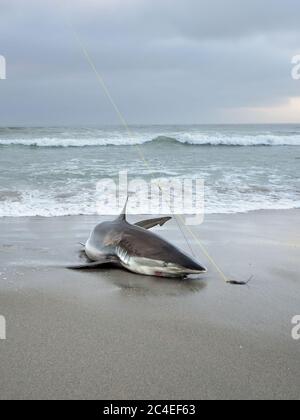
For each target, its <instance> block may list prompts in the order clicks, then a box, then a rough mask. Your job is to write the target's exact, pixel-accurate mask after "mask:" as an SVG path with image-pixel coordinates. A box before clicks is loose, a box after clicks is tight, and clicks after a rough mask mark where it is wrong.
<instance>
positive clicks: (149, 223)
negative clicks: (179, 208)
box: [135, 217, 172, 229]
mask: <svg viewBox="0 0 300 420" xmlns="http://www.w3.org/2000/svg"><path fill="white" fill-rule="evenodd" d="M171 219H172V217H160V218H158V219H150V220H142V221H141V222H138V223H135V226H139V227H141V228H144V229H151V228H153V227H155V226H163V225H164V224H165V223H167V222H168V221H169V220H171Z"/></svg>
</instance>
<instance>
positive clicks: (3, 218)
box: [0, 207, 300, 221]
mask: <svg viewBox="0 0 300 420" xmlns="http://www.w3.org/2000/svg"><path fill="white" fill-rule="evenodd" d="M299 210H300V207H291V208H286V209H280V208H278V209H276V208H274V209H254V210H245V211H238V212H228V213H205V214H204V220H205V218H206V217H213V216H220V217H222V216H223V217H227V216H238V215H251V214H253V213H258V214H259V213H273V212H274V213H278V212H293V211H299ZM163 216H171V214H170V213H169V214H167V213H166V214H163V215H161V214H160V215H156V214H151V215H150V216H149V215H147V214H140V215H135V214H134V215H130V214H129V218H130V217H131V218H132V219H139V218H143V217H149V218H154V217H163ZM71 217H72V218H77V217H90V218H96V217H97V218H100V220H101V218H102V219H112V218H114V217H117V215H106V216H104V215H101V214H97V213H93V214H83V213H82V214H68V215H58V216H41V215H36V216H0V221H1V220H18V219H21V220H22V219H45V220H47V219H60V218H61V219H63V218H71ZM187 217H189V215H187Z"/></svg>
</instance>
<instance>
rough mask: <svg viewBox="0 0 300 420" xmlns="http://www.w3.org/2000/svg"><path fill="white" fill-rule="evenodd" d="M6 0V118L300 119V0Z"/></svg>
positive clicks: (0, 24)
mask: <svg viewBox="0 0 300 420" xmlns="http://www.w3.org/2000/svg"><path fill="white" fill-rule="evenodd" d="M0 2H1V15H0V54H2V55H4V56H5V57H6V61H7V80H0V125H2V126H3V125H102V124H118V123H119V121H118V118H117V116H116V113H115V111H114V109H113V107H112V106H111V104H110V103H109V102H108V100H107V98H106V97H105V95H104V92H103V90H102V89H101V87H100V85H99V83H98V82H97V79H96V77H95V74H93V72H92V70H91V68H90V66H89V64H88V62H87V60H86V58H85V57H84V55H83V53H82V51H81V49H80V47H79V45H78V43H77V41H76V37H75V36H74V33H73V32H72V29H71V28H72V27H74V28H75V31H76V33H77V34H78V36H79V38H80V39H81V42H82V43H83V44H84V45H85V47H86V48H87V50H88V52H89V54H90V56H91V57H92V59H93V61H94V63H95V66H96V67H97V69H98V70H99V72H100V73H101V74H102V76H103V78H104V80H105V82H106V84H107V86H108V88H109V90H110V93H111V95H112V96H113V98H114V100H115V102H116V104H117V105H118V107H119V108H120V110H121V112H122V114H123V115H124V117H125V118H126V120H127V121H128V122H129V123H145V124H148V123H157V124H162V123H177V124H180V123H243V122H246V123H248V122H250V123H256V122H260V123H261V122H299V123H300V80H299V81H295V80H293V79H292V77H291V70H292V64H291V60H292V57H293V56H294V55H296V54H300V1H299V0H264V1H261V0H72V1H70V2H69V1H67V0H60V1H56V0H52V1H50V0H43V1H40V0H39V1H38V0H36V1H34V0H0ZM68 21H70V22H71V26H70V25H69V24H68Z"/></svg>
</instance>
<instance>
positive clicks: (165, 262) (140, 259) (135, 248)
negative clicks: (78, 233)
mask: <svg viewBox="0 0 300 420" xmlns="http://www.w3.org/2000/svg"><path fill="white" fill-rule="evenodd" d="M125 209H126V207H125ZM125 209H124V213H123V214H122V215H121V216H120V217H119V218H118V219H116V220H115V221H112V222H103V223H100V224H99V225H97V226H96V227H95V229H94V230H93V231H92V233H91V235H90V237H89V239H88V241H87V243H86V245H85V253H86V255H87V256H88V258H89V259H90V260H91V263H88V264H84V265H80V266H75V267H69V268H72V269H81V268H95V267H100V266H102V265H105V264H110V265H115V266H117V267H122V268H125V269H127V270H129V271H131V272H133V273H136V274H142V275H148V276H157V277H185V276H187V275H190V274H202V273H205V272H206V271H207V270H206V268H205V267H203V266H201V265H200V264H198V263H197V262H196V261H195V260H194V259H192V258H191V257H190V256H188V255H187V254H185V253H184V252H182V251H180V250H179V249H178V248H176V247H175V246H173V245H172V244H170V243H169V242H167V241H166V240H164V239H163V238H161V237H160V236H158V235H156V234H155V233H153V232H151V231H149V230H148V229H151V228H152V227H154V226H156V225H161V226H162V225H163V224H165V223H166V222H167V221H168V220H170V219H171V218H170V217H167V218H161V219H152V220H145V221H142V222H139V223H137V224H135V225H132V224H130V223H128V222H127V220H126V215H125Z"/></svg>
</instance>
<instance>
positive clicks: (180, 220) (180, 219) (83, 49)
mask: <svg viewBox="0 0 300 420" xmlns="http://www.w3.org/2000/svg"><path fill="white" fill-rule="evenodd" d="M67 24H68V26H69V28H70V29H71V32H72V33H73V35H74V38H75V39H76V42H77V44H78V46H79V48H80V50H81V52H82V54H83V56H84V57H85V59H86V60H87V62H88V64H89V66H90V67H91V69H92V71H93V72H94V74H95V76H96V78H97V81H98V83H99V84H100V86H101V88H102V90H103V91H104V93H105V95H106V97H107V99H108V100H109V102H110V103H111V105H112V107H113V108H114V110H115V112H116V114H117V116H118V118H119V120H120V122H121V123H122V125H123V126H124V128H125V129H126V131H127V133H128V134H129V136H130V137H131V136H133V132H132V130H131V129H130V127H129V125H128V123H127V121H126V119H125V118H124V116H123V114H122V113H121V111H120V109H119V107H118V106H117V104H116V103H115V101H114V99H113V97H112V95H111V93H110V91H109V89H108V86H107V85H106V83H105V81H104V79H103V77H102V75H101V74H100V73H99V71H98V69H97V68H96V66H95V64H94V61H93V59H92V57H91V55H90V54H89V52H88V51H87V49H86V47H85V45H84V44H83V42H82V41H81V39H80V37H79V35H78V33H77V31H76V30H75V28H74V27H73V25H72V23H71V22H70V20H69V19H67ZM135 147H136V149H137V152H138V154H139V156H140V158H141V160H142V161H143V162H144V164H145V166H146V167H147V169H151V168H150V165H149V162H148V161H147V159H146V157H145V155H144V153H143V152H142V150H141V147H140V146H139V145H135ZM158 188H159V190H160V191H161V192H162V188H161V186H160V185H159V184H158ZM164 199H165V201H166V202H167V204H168V206H169V207H170V210H171V213H172V215H173V216H174V219H175V221H176V223H177V225H178V227H179V229H180V231H181V233H182V235H183V237H184V239H185V241H186V243H187V245H188V247H189V248H190V250H191V252H192V254H193V255H195V254H194V251H193V248H192V246H191V244H190V242H189V240H188V238H187V236H186V234H185V232H184V228H186V229H187V231H188V232H189V233H190V235H191V236H192V238H193V239H194V240H195V241H196V243H197V244H198V246H199V247H200V249H201V251H202V252H203V254H204V255H205V256H206V258H207V259H208V260H209V261H210V263H211V264H212V265H213V267H214V268H215V269H216V271H217V272H218V274H219V275H220V277H221V278H222V280H224V281H225V282H226V283H228V284H235V285H246V284H248V283H249V281H250V280H248V282H238V281H234V280H230V279H229V278H228V277H227V276H226V274H225V273H224V272H223V270H222V269H221V268H220V267H219V265H218V264H217V263H216V262H215V260H214V258H213V257H212V256H211V255H210V254H209V252H208V250H207V249H206V247H205V246H204V245H203V244H202V242H201V241H200V239H199V238H198V236H197V235H196V234H195V233H194V232H193V231H192V229H191V228H190V227H189V226H187V225H185V223H184V219H183V217H182V216H181V215H176V214H174V213H173V210H172V207H171V205H170V203H169V202H168V201H167V200H166V198H165V197H164ZM181 224H182V225H181Z"/></svg>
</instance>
